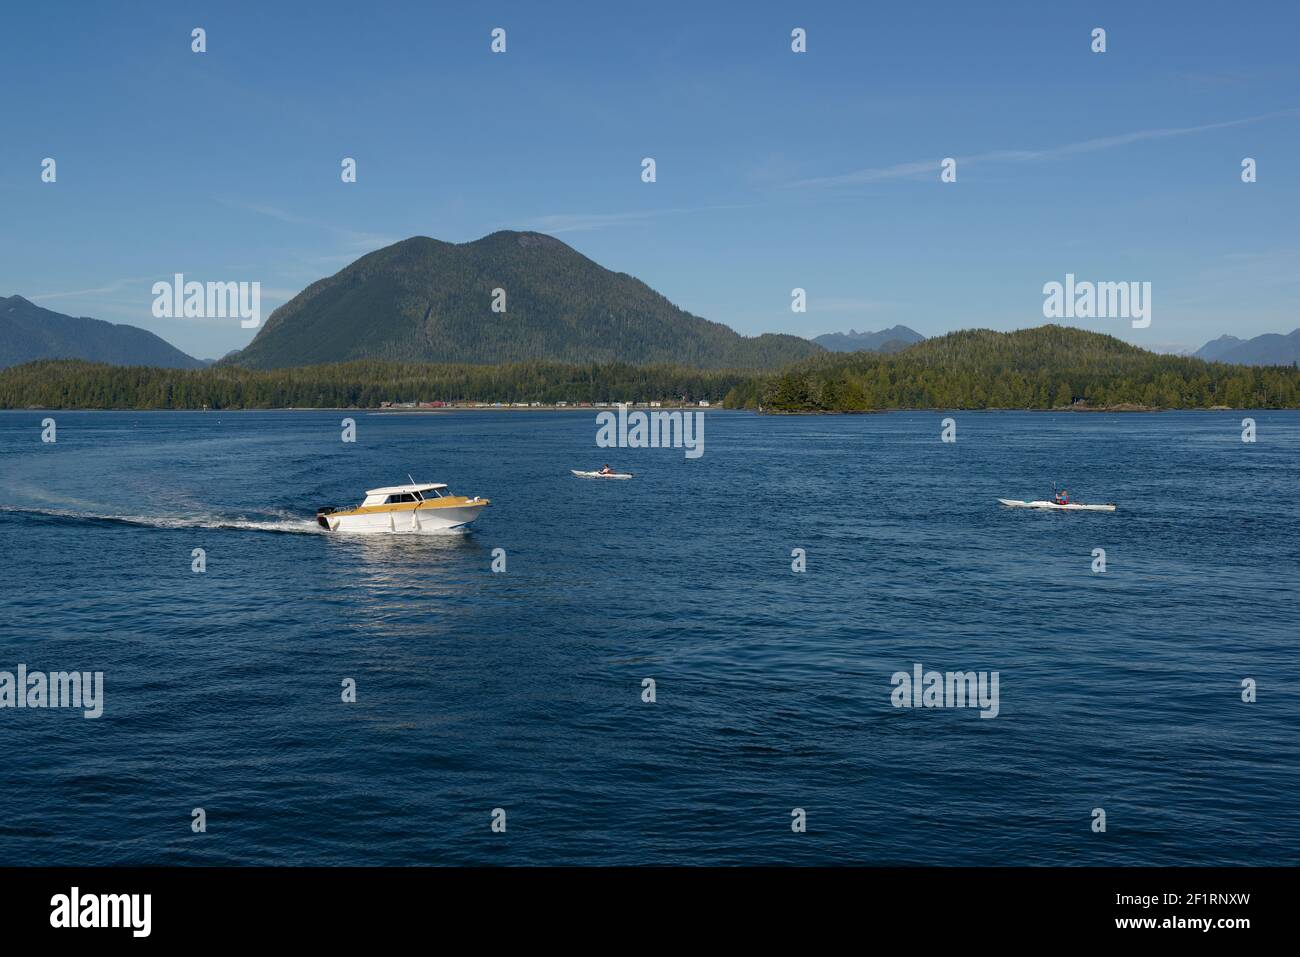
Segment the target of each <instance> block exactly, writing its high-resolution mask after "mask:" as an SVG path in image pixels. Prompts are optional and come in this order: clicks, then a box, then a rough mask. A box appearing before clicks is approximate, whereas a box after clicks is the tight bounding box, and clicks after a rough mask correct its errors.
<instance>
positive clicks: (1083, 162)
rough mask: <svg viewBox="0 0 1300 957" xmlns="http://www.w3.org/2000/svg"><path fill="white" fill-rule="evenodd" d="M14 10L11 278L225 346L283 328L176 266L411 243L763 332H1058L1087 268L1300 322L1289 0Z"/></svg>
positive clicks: (1298, 25)
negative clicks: (47, 176)
mask: <svg viewBox="0 0 1300 957" xmlns="http://www.w3.org/2000/svg"><path fill="white" fill-rule="evenodd" d="M0 20H2V21H3V22H2V23H0V129H3V136H0V222H2V223H3V227H2V228H0V295H9V294H13V293H18V294H21V295H23V296H26V297H28V298H30V299H34V300H36V301H37V302H38V303H39V304H40V305H43V306H45V307H47V308H50V309H55V310H57V311H59V312H67V313H72V314H74V315H91V316H95V317H97V318H102V319H109V320H111V321H114V322H129V323H132V324H136V325H140V326H143V327H145V328H148V329H151V330H152V331H154V332H157V333H158V334H160V335H162V336H163V337H164V338H166V339H168V340H169V341H171V342H173V343H175V344H176V345H177V346H179V347H180V348H182V349H184V350H185V351H187V352H189V353H191V354H195V355H199V356H206V357H211V356H216V355H220V354H223V353H225V352H226V351H228V350H230V349H233V348H238V347H240V346H242V345H244V344H246V343H247V341H248V340H249V339H250V338H251V336H252V331H251V330H244V329H241V328H239V324H238V321H235V320H225V321H222V320H193V319H191V320H155V319H154V318H153V317H152V316H151V315H150V304H151V302H152V295H151V293H150V287H151V285H152V283H153V282H154V281H156V280H160V279H169V278H170V277H171V275H172V274H173V273H176V272H184V273H185V274H186V276H187V278H189V279H198V280H202V281H206V280H222V281H228V280H248V281H253V280H256V281H260V282H261V283H262V286H263V295H264V306H263V311H264V315H266V314H269V312H270V309H271V308H272V307H274V306H275V305H278V304H280V303H281V302H283V301H285V300H286V299H288V298H289V297H291V296H292V295H294V294H295V293H297V292H298V291H300V290H301V289H302V288H303V287H305V286H306V285H308V284H309V283H311V282H313V281H314V280H316V279H319V278H321V277H323V276H327V275H330V274H332V273H334V272H336V271H337V270H338V269H340V268H342V267H343V266H344V265H346V264H347V263H349V262H351V261H352V260H353V259H355V258H357V257H358V256H359V255H361V254H363V253H365V252H367V251H370V250H372V249H376V248H378V247H380V246H382V245H385V244H387V243H389V242H393V241H396V240H399V239H403V238H405V237H408V236H412V235H427V236H434V237H437V238H439V239H444V240H449V241H455V242H463V241H467V240H472V239H476V238H478V237H480V236H482V235H484V234H486V233H489V232H491V231H493V230H496V229H502V228H515V229H537V230H541V231H544V232H549V233H552V234H554V235H557V236H559V237H560V238H561V239H563V240H565V241H566V242H568V243H569V244H571V245H572V246H574V247H575V248H576V249H578V250H579V251H580V252H582V253H584V254H586V255H587V256H590V257H591V258H592V259H594V260H596V261H597V262H599V263H601V264H602V265H604V266H607V267H609V268H611V269H616V270H620V271H625V272H629V273H631V274H633V275H635V276H638V277H639V278H641V279H643V280H645V281H646V282H647V283H649V284H650V285H651V286H653V287H654V288H655V289H657V290H659V291H660V292H662V293H663V294H665V295H666V296H668V298H669V299H671V300H672V301H674V302H675V303H677V304H678V305H680V306H682V307H683V308H685V309H688V310H690V311H691V312H694V313H697V314H699V315H702V316H705V317H707V318H709V319H714V320H718V321H721V322H725V323H727V324H729V325H730V326H732V327H733V328H735V329H737V330H739V331H741V332H743V333H746V334H756V333H759V332H764V331H783V332H792V333H797V334H800V335H809V336H811V335H816V334H819V333H822V332H828V331H839V330H847V329H848V328H850V327H853V328H857V329H864V328H869V329H878V328H883V327H885V326H888V325H893V324H894V323H900V322H901V323H904V324H906V325H909V326H912V327H913V328H915V329H917V330H918V331H920V332H922V333H924V334H926V335H935V334H938V333H943V332H945V331H948V330H951V329H954V328H962V327H969V326H988V327H993V328H997V329H1011V328H1017V327H1023V326H1030V325H1038V324H1041V323H1042V322H1043V321H1044V319H1043V317H1042V311H1041V310H1042V301H1043V296H1042V286H1043V284H1044V283H1045V282H1049V281H1051V280H1061V279H1063V278H1064V275H1065V274H1066V273H1067V272H1073V273H1075V274H1076V275H1077V276H1078V277H1079V278H1080V279H1094V280H1114V281H1119V280H1135V281H1150V282H1151V283H1152V284H1153V322H1152V324H1151V327H1150V328H1149V329H1146V330H1133V329H1131V328H1130V327H1129V325H1128V323H1126V322H1123V321H1120V320H1104V321H1098V322H1095V323H1093V324H1092V327H1094V328H1098V329H1102V330H1104V331H1109V332H1113V333H1115V334H1117V335H1122V336H1124V337H1125V338H1127V339H1129V340H1130V341H1133V342H1137V343H1139V344H1142V345H1147V346H1151V347H1172V346H1191V347H1195V346H1199V345H1200V344H1202V343H1203V342H1204V341H1205V340H1207V339H1210V338H1213V337H1215V336H1218V335H1220V334H1222V333H1225V332H1227V333H1232V334H1235V335H1239V336H1248V335H1257V334H1259V333H1263V332H1288V331H1290V330H1291V329H1293V328H1295V327H1296V326H1297V325H1300V318H1298V316H1300V310H1297V299H1298V297H1300V235H1298V233H1300V224H1298V223H1297V212H1298V211H1300V183H1297V179H1296V170H1297V169H1298V168H1300V135H1298V131H1300V57H1297V55H1296V42H1297V39H1298V37H1300V5H1297V4H1296V3H1294V2H1289V0H1288V2H1282V0H1275V2H1268V3H1258V2H1251V0H1245V2H1235V3H1232V4H1227V5H1225V4H1223V3H1221V2H1215V3H1210V2H1178V3H1174V2H1142V3H1134V2H1123V3H1105V2H1103V3H1058V2H1044V0H1034V2H998V3H987V4H986V3H970V2H927V3H890V4H875V3H862V2H843V3H834V4H832V3H805V2H800V3H770V2H745V3H701V2H692V3H676V2H663V0H654V2H651V3H643V4H631V3H617V4H614V3H609V2H603V3H596V2H592V3H537V2H535V0H534V2H527V3H485V4H453V3H438V2H431V0H430V2H420V3H405V4H402V3H357V4H353V3H349V4H336V3H331V2H312V3H279V2H276V3H272V2H268V0H261V2H256V3H242V2H222V3H208V4H203V3H186V2H165V3H164V2H158V3H149V4H145V3H141V4H116V3H113V4H110V3H100V2H95V3H76V4H61V3H50V4H41V5H37V4H23V5H21V6H20V5H17V4H6V5H5V7H4V10H3V13H0ZM196 26H202V27H204V28H205V29H206V30H207V34H208V52H207V53H205V54H202V55H199V54H194V53H192V52H191V51H190V31H191V29H192V28H193V27H196ZM497 26H500V27H504V28H505V29H506V30H507V43H508V50H507V52H506V53H505V54H504V55H493V54H491V53H490V52H489V48H488V47H489V42H490V38H489V32H490V31H491V29H492V28H493V27H497ZM796 26H801V27H805V28H806V29H807V31H808V46H809V52H808V53H806V54H803V55H796V54H794V53H791V52H790V31H791V29H792V28H793V27H796ZM1097 26H1100V27H1104V28H1105V29H1106V30H1107V45H1108V50H1107V52H1106V53H1104V54H1094V53H1092V52H1090V49H1089V46H1090V32H1091V30H1092V28H1094V27H1097ZM46 156H50V157H54V158H55V159H56V160H57V162H58V182H57V183H56V184H53V185H49V184H43V183H42V182H41V181H40V163H41V160H42V159H43V158H44V157H46ZM344 156H352V157H355V158H356V160H357V162H358V167H359V168H358V173H359V177H358V178H359V181H358V182H357V183H356V184H351V185H345V184H343V183H342V182H340V179H339V163H340V161H341V159H342V158H343V157H344ZM645 156H652V157H654V158H655V159H656V161H657V164H658V182H656V183H654V184H646V183H643V182H641V178H640V172H641V166H640V163H641V159H642V157H645ZM946 156H953V157H956V158H957V159H958V163H959V165H958V181H957V183H955V184H943V183H940V182H939V177H938V163H939V161H940V160H941V159H942V158H943V157H946ZM1246 156H1251V157H1254V158H1255V159H1256V160H1257V162H1258V170H1259V181H1258V182H1257V183H1254V184H1250V185H1247V184H1243V183H1242V182H1241V180H1240V163H1241V160H1242V158H1243V157H1246ZM795 286H801V287H804V288H806V289H807V290H808V297H809V309H808V312H807V313H806V314H802V315H800V314H795V313H792V312H791V310H790V290H791V288H793V287H795Z"/></svg>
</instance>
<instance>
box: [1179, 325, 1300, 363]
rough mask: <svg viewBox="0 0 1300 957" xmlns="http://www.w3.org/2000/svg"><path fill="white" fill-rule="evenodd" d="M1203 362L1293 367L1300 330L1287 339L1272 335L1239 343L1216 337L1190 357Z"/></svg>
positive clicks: (1299, 353) (1299, 345)
mask: <svg viewBox="0 0 1300 957" xmlns="http://www.w3.org/2000/svg"><path fill="white" fill-rule="evenodd" d="M1192 355H1193V356H1195V357H1196V358H1197V359H1204V360H1205V361H1206V362H1231V363H1234V364H1236V365H1243V366H1276V365H1287V366H1289V365H1293V364H1294V363H1296V362H1297V361H1300V329H1296V330H1295V331H1294V332H1291V333H1289V334H1288V335H1285V336H1283V335H1279V334H1278V333H1275V332H1269V333H1265V334H1264V335H1262V336H1255V338H1253V339H1238V338H1237V337H1236V336H1219V338H1217V339H1215V340H1214V341H1213V342H1207V343H1206V344H1205V345H1203V346H1201V348H1199V349H1197V350H1196V352H1194V353H1192Z"/></svg>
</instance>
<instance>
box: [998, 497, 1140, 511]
mask: <svg viewBox="0 0 1300 957" xmlns="http://www.w3.org/2000/svg"><path fill="white" fill-rule="evenodd" d="M998 501H999V502H1001V503H1002V504H1003V505H1005V506H1007V507H1008V508H1054V509H1057V510H1058V511H1062V512H1113V511H1115V506H1114V505H1080V504H1079V503H1078V502H1070V503H1069V504H1068V505H1059V504H1057V503H1056V502H1043V501H1038V502H1021V501H1017V500H1016V499H1010V498H1000V499H998Z"/></svg>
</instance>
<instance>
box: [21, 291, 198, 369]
mask: <svg viewBox="0 0 1300 957" xmlns="http://www.w3.org/2000/svg"><path fill="white" fill-rule="evenodd" d="M35 359H88V360H90V361H92V362H107V363H109V364H110V365H120V366H159V367H161V368H165V369H201V368H203V367H204V366H205V365H206V364H207V363H205V362H203V361H201V360H199V359H195V358H194V357H193V356H187V355H186V354H185V353H183V352H181V351H180V350H179V349H177V348H176V347H175V346H173V345H171V344H170V343H168V342H167V341H166V340H164V339H160V338H159V337H158V336H155V335H154V334H153V333H152V332H147V331H145V330H144V329H137V328H136V327H135V326H120V325H114V324H113V323H111V322H104V321H103V320H102V319H88V318H85V317H81V318H76V317H73V316H65V315H63V314H62V313H58V312H51V311H50V310H49V309H42V308H41V307H40V306H38V305H36V304H35V303H32V302H29V301H28V300H26V299H24V298H23V297H22V296H10V297H9V298H7V299H0V368H4V367H6V366H14V365H20V364H21V363H24V362H31V361H33V360H35Z"/></svg>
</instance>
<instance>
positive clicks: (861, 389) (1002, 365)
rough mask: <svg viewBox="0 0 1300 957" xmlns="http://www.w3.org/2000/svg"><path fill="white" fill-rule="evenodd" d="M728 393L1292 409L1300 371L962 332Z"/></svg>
mask: <svg viewBox="0 0 1300 957" xmlns="http://www.w3.org/2000/svg"><path fill="white" fill-rule="evenodd" d="M756 381H757V380H756ZM729 399H730V400H731V401H732V403H733V404H741V405H749V406H755V405H757V406H761V407H763V408H765V409H768V410H771V411H781V412H818V411H843V412H857V411H866V410H872V409H917V408H922V409H1053V408H1065V407H1072V408H1090V409H1098V408H1108V407H1109V408H1115V407H1119V408H1166V409H1204V408H1210V407H1213V406H1216V405H1226V406H1230V407H1232V408H1294V407H1296V406H1297V405H1298V404H1300V369H1297V368H1290V367H1288V368H1280V369H1254V368H1250V367H1249V366H1243V365H1227V364H1213V365H1207V364H1206V363H1205V362H1202V361H1200V360H1199V359H1193V358H1191V357H1189V356H1169V355H1157V354H1156V353H1154V352H1148V351H1147V350H1145V349H1139V348H1138V347H1137V346H1134V345H1130V344H1129V343H1127V342H1123V341H1121V340H1120V339H1117V338H1115V337H1114V336H1108V335H1103V334H1101V333H1097V332H1088V331H1085V330H1083V329H1071V328H1067V327H1064V326H1057V325H1047V326H1039V327H1037V328H1034V329H1019V330H1016V331H1015V332H994V331H993V330H990V329H965V330H962V331H959V332H952V333H949V334H948V335H945V336H938V337H936V338H934V339H927V340H926V341H925V342H922V343H919V344H917V345H915V346H912V347H911V348H910V349H906V350H904V351H903V352H899V353H895V354H893V355H882V354H880V353H871V352H854V353H827V354H824V355H822V356H818V357H816V358H813V359H808V360H804V361H802V362H798V363H795V364H794V365H792V366H791V367H790V368H788V369H784V370H781V371H780V372H778V373H776V374H775V375H770V376H768V377H767V378H766V380H765V381H763V382H762V383H760V384H759V385H758V387H757V388H755V389H753V390H752V391H741V390H739V389H738V390H737V394H736V395H735V396H734V397H729Z"/></svg>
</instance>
